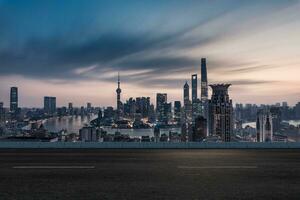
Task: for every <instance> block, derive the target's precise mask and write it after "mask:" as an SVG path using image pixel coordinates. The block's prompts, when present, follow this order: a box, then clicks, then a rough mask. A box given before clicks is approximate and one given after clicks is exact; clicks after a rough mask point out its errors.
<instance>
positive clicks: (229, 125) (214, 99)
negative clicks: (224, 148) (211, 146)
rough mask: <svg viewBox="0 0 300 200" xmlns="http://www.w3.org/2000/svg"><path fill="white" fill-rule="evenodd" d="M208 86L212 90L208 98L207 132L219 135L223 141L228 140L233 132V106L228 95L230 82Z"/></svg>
mask: <svg viewBox="0 0 300 200" xmlns="http://www.w3.org/2000/svg"><path fill="white" fill-rule="evenodd" d="M210 87H211V88H212V90H213V92H212V96H211V100H209V133H210V135H211V136H219V137H220V138H221V139H222V141H224V142H230V140H231V135H232V132H233V107H232V100H231V99H230V98H229V95H228V88H229V87H230V84H216V85H210Z"/></svg>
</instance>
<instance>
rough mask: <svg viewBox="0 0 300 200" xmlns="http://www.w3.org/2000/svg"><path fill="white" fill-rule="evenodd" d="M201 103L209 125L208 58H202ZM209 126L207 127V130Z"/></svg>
mask: <svg viewBox="0 0 300 200" xmlns="http://www.w3.org/2000/svg"><path fill="white" fill-rule="evenodd" d="M201 103H202V109H203V111H202V113H203V116H204V118H205V119H207V122H208V123H209V116H208V81H207V68H206V58H201ZM208 127H209V124H208V125H207V128H208ZM206 135H207V136H208V135H209V131H208V130H207V134H206Z"/></svg>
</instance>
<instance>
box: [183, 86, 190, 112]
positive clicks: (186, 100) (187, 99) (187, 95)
mask: <svg viewBox="0 0 300 200" xmlns="http://www.w3.org/2000/svg"><path fill="white" fill-rule="evenodd" d="M189 102H190V86H189V84H188V83H187V82H185V84H184V86H183V104H184V106H185V107H186V105H188V104H189Z"/></svg>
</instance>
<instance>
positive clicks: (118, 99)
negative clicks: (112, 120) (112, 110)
mask: <svg viewBox="0 0 300 200" xmlns="http://www.w3.org/2000/svg"><path fill="white" fill-rule="evenodd" d="M120 84H121V83H120V74H119V73H118V88H117V89H116V92H117V118H118V119H120V117H121V114H122V113H121V107H122V102H121V92H122V90H121V88H120Z"/></svg>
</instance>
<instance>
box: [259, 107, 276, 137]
mask: <svg viewBox="0 0 300 200" xmlns="http://www.w3.org/2000/svg"><path fill="white" fill-rule="evenodd" d="M256 130H257V135H256V141H257V142H272V141H273V122H272V113H271V112H270V110H269V109H261V110H259V111H258V112H257V120H256Z"/></svg>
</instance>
